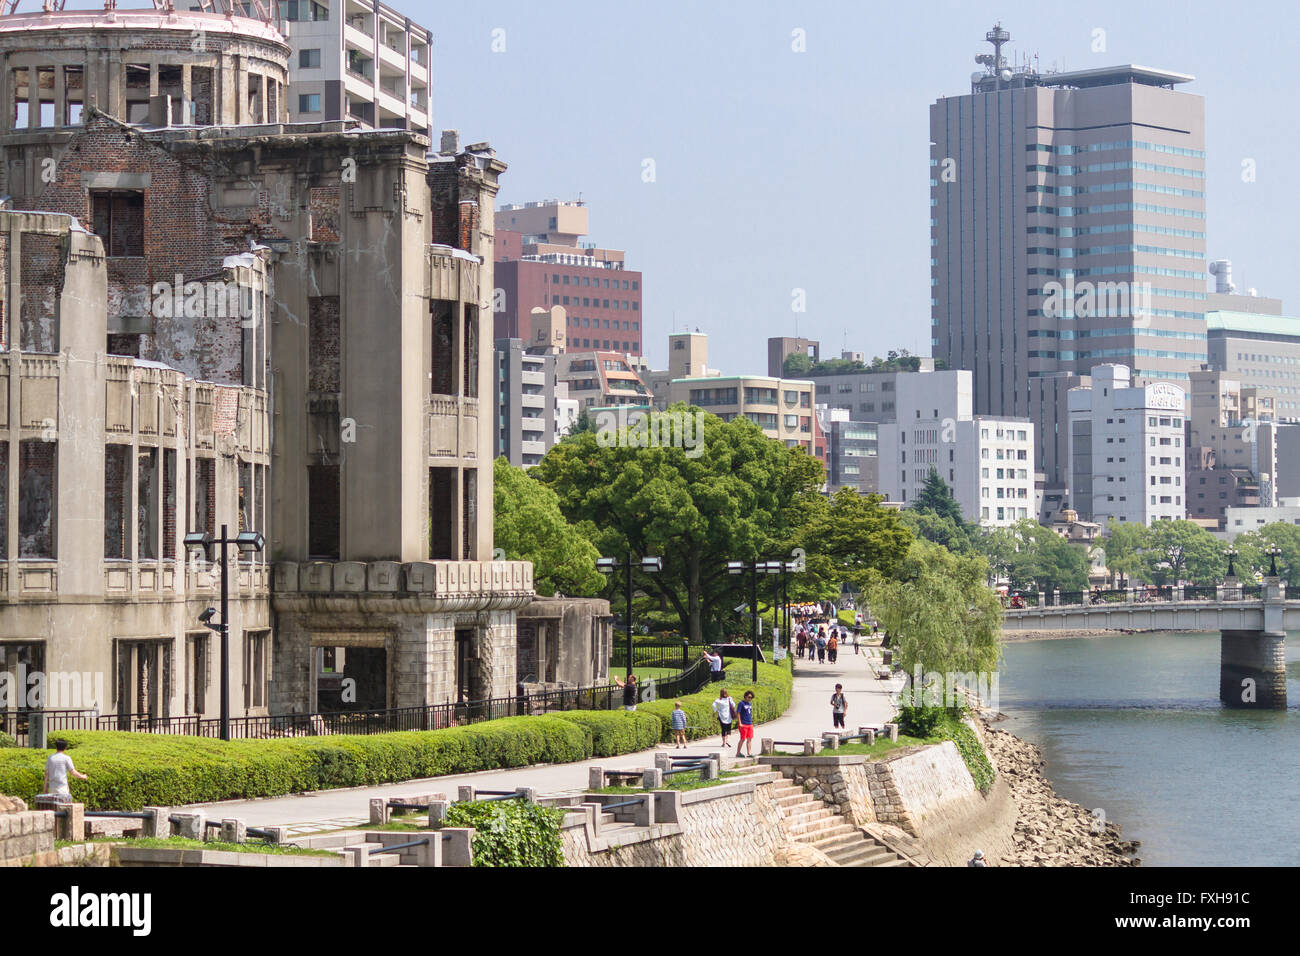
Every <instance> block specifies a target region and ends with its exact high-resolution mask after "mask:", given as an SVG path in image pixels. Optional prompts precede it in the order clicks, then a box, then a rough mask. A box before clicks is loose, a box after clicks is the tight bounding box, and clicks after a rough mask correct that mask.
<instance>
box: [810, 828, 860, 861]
mask: <svg viewBox="0 0 1300 956" xmlns="http://www.w3.org/2000/svg"><path fill="white" fill-rule="evenodd" d="M808 842H809V845H810V846H816V847H817V849H819V850H821V851H822V852H823V853H825V854H826V855H827V856H832V855H834V854H835V853H838V852H839V851H841V850H845V849H850V848H853V847H858V846H861V845H862V833H861V832H860V831H858V830H854V829H852V828H850V829H849V831H848V832H847V833H841V834H839V835H837V836H830V837H819V838H817V839H815V840H812V841H808Z"/></svg>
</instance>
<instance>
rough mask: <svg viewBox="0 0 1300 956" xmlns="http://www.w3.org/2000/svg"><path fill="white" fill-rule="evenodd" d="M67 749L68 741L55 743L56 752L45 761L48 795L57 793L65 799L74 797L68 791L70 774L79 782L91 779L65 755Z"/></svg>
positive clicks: (46, 790)
mask: <svg viewBox="0 0 1300 956" xmlns="http://www.w3.org/2000/svg"><path fill="white" fill-rule="evenodd" d="M67 749H68V742H67V741H66V740H56V741H54V750H55V752H54V753H52V754H50V758H49V759H48V760H46V761H45V792H46V793H57V794H61V795H63V796H65V797H70V796H72V791H70V790H69V789H68V774H72V775H73V776H74V777H76V778H77V779H78V780H89V779H90V778H89V777H88V776H86V775H85V774H84V773H82V772H81V771H80V770H78V769H77V768H76V767H75V766H73V764H72V758H71V757H69V756H68V755H67V753H65V751H66V750H67Z"/></svg>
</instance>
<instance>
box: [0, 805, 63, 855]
mask: <svg viewBox="0 0 1300 956" xmlns="http://www.w3.org/2000/svg"><path fill="white" fill-rule="evenodd" d="M53 852H54V814H53V813H50V812H49V811H46V810H28V809H27V804H25V803H23V801H22V800H19V799H18V798H17V797H6V796H0V866H27V865H29V864H31V863H33V862H35V858H36V857H44V856H45V855H52V854H53Z"/></svg>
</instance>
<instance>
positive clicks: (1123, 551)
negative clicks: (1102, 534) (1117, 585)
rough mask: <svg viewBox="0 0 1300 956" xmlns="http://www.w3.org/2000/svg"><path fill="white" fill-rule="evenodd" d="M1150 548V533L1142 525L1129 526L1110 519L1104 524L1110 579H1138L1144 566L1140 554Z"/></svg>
mask: <svg viewBox="0 0 1300 956" xmlns="http://www.w3.org/2000/svg"><path fill="white" fill-rule="evenodd" d="M1149 546H1150V533H1149V532H1148V529H1147V526H1146V525H1144V524H1136V523H1134V524H1130V523H1129V522H1127V521H1116V520H1115V519H1114V518H1111V519H1110V521H1109V522H1108V523H1107V524H1106V540H1105V543H1104V544H1103V545H1102V550H1103V551H1105V552H1106V570H1107V571H1109V572H1110V574H1111V576H1112V577H1115V578H1123V579H1125V580H1128V579H1131V578H1134V577H1140V576H1141V575H1142V574H1143V572H1144V570H1145V565H1144V563H1143V561H1142V552H1143V551H1145V550H1146V549H1147V548H1148V547H1149Z"/></svg>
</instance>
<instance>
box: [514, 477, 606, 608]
mask: <svg viewBox="0 0 1300 956" xmlns="http://www.w3.org/2000/svg"><path fill="white" fill-rule="evenodd" d="M492 482H493V489H492V491H493V498H494V505H495V525H494V529H495V530H494V537H495V544H496V547H497V548H498V549H499V550H500V551H501V552H503V555H502V556H503V558H504V559H505V560H507V561H531V562H532V563H533V588H534V589H535V590H536V591H537V593H538V594H542V595H547V596H549V595H552V594H555V593H556V591H559V592H560V593H561V594H567V595H570V596H575V597H576V596H589V595H593V594H596V593H598V592H599V591H600V590H601V588H603V587H604V586H605V576H604V575H603V574H601V573H600V572H599V571H597V570H596V559H597V558H598V557H600V555H599V554H597V552H596V549H595V547H594V546H593V545H592V543H591V542H590V541H588V540H587V538H586V537H585V536H584V535H583V534H581V533H580V532H579V531H578V529H577V528H575V527H573V526H572V525H571V524H569V522H568V521H566V520H565V518H564V515H563V514H562V513H561V512H560V499H559V498H557V497H556V495H555V492H553V491H551V489H550V488H547V487H546V486H545V485H543V484H542V483H541V482H539V481H534V480H533V479H532V478H530V477H529V476H528V475H527V474H526V473H525V472H524V470H523V469H522V468H516V467H514V466H513V465H511V464H510V462H509V461H507V460H506V459H505V458H498V459H497V460H496V462H495V463H494V465H493V468H492Z"/></svg>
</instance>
